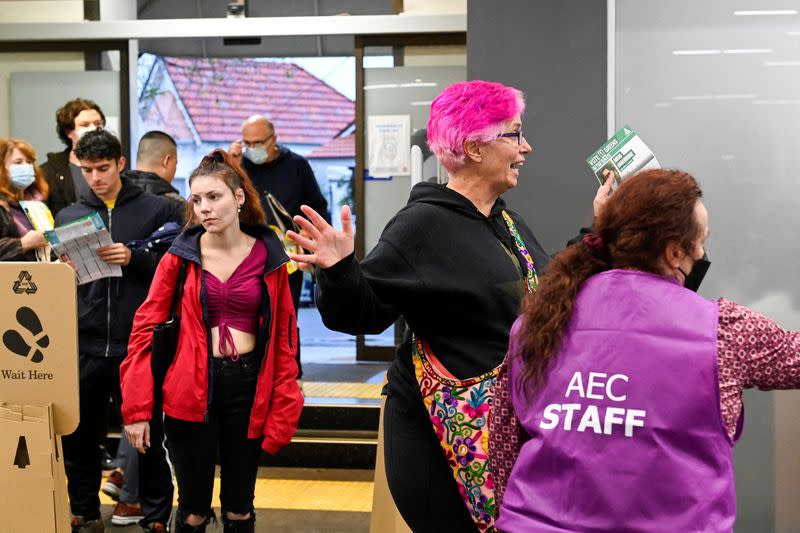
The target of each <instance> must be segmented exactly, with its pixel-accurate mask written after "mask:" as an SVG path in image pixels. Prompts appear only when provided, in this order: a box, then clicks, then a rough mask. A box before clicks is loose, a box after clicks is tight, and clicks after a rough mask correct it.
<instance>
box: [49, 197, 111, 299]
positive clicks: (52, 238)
mask: <svg viewBox="0 0 800 533" xmlns="http://www.w3.org/2000/svg"><path fill="white" fill-rule="evenodd" d="M44 235H45V237H47V240H48V241H49V242H50V245H51V246H52V247H53V251H55V253H56V255H58V256H59V257H61V256H66V258H67V259H69V260H70V261H72V264H73V265H75V268H76V269H77V274H78V285H83V284H84V283H89V282H90V281H95V280H98V279H101V278H121V277H122V267H120V266H119V265H109V264H108V263H106V262H105V261H103V260H102V259H100V258H99V257H97V253H96V251H95V250H97V249H98V248H100V247H102V246H108V245H109V244H113V241H112V240H111V235H110V234H109V233H108V230H107V229H106V225H105V224H103V219H102V218H100V215H99V214H97V213H95V214H93V215H90V216H88V217H83V218H79V219H78V220H75V221H74V222H70V223H69V224H66V225H64V226H59V227H57V228H55V229H53V230H50V231H46V232H45V233H44Z"/></svg>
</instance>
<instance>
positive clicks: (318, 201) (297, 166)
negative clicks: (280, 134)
mask: <svg viewBox="0 0 800 533" xmlns="http://www.w3.org/2000/svg"><path fill="white" fill-rule="evenodd" d="M278 148H279V151H278V157H276V158H275V160H274V161H270V162H269V163H262V164H260V165H256V164H255V163H253V162H252V161H250V160H249V159H247V158H246V157H245V158H243V161H242V167H243V168H244V170H245V172H247V175H248V176H249V177H250V180H251V181H252V182H253V186H254V187H255V188H256V190H257V191H258V195H259V197H260V198H261V205H262V207H263V208H264V212H265V213H266V214H267V220H268V221H269V223H270V224H273V225H275V220H274V218H273V216H272V212H271V211H270V209H269V205H268V204H267V193H272V195H273V196H274V197H275V198H277V199H278V201H279V202H280V203H281V204H283V207H285V208H286V210H287V211H288V212H289V214H290V215H292V216H295V215H302V214H303V213H302V211H300V206H301V205H303V204H305V205H307V206H309V207H311V208H312V209H313V210H314V211H316V212H317V213H319V214H320V215H322V216H323V217H325V220H328V221H329V222H330V216H329V215H328V202H327V200H325V197H324V196H322V192H320V190H319V185H318V184H317V179H316V178H315V177H314V171H313V170H311V165H309V164H308V161H306V159H305V158H304V157H303V156H301V155H298V154H296V153H294V152H292V151H291V150H289V149H288V148H284V147H283V146H279V147H278Z"/></svg>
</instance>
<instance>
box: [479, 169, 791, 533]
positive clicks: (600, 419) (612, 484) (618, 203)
mask: <svg viewBox="0 0 800 533" xmlns="http://www.w3.org/2000/svg"><path fill="white" fill-rule="evenodd" d="M609 181H610V180H609ZM701 197H702V192H701V190H700V187H699V186H698V184H697V182H696V181H695V179H694V178H693V177H692V176H690V175H689V174H687V173H685V172H681V171H677V170H650V171H646V172H642V173H640V174H638V175H635V176H633V177H630V178H628V179H627V180H625V181H623V183H622V185H620V186H619V188H617V190H616V191H615V192H614V194H613V195H611V197H610V198H609V199H608V201H607V202H606V203H605V205H604V207H603V209H602V211H601V212H600V213H599V215H598V217H597V219H596V221H595V224H594V230H593V231H594V233H592V234H588V235H585V236H584V238H583V240H582V242H580V243H576V244H574V245H572V246H569V247H568V248H566V249H565V250H564V251H562V252H561V253H559V254H558V255H556V256H555V257H554V258H553V260H552V261H551V262H550V265H549V266H548V270H547V272H546V273H545V274H544V276H543V277H542V279H541V283H540V285H539V289H538V290H537V292H536V293H535V294H532V295H530V296H528V297H527V298H526V300H525V302H524V307H523V314H522V315H521V316H520V318H519V319H518V320H517V321H516V323H515V324H514V326H513V328H512V330H511V339H510V346H509V358H508V372H507V374H504V375H503V376H502V377H501V378H499V379H498V381H497V382H496V389H495V392H496V396H495V405H494V410H493V416H492V421H491V424H492V427H493V428H500V430H499V431H494V432H492V433H491V435H492V437H491V438H492V443H491V444H490V448H491V449H493V450H495V449H497V450H502V449H503V448H504V447H505V448H509V447H516V450H515V452H514V453H513V454H509V456H507V457H506V459H507V464H505V465H500V464H497V465H496V469H495V473H496V476H495V482H496V484H497V486H498V487H504V490H502V491H501V490H497V491H496V494H497V495H498V496H501V498H502V504H501V508H500V515H499V519H498V520H497V527H498V528H499V529H500V530H501V531H503V532H507V533H517V532H528V531H642V532H646V531H720V532H722V531H726V532H727V531H732V530H733V525H734V521H735V517H736V495H735V490H734V476H733V446H734V444H735V442H736V440H737V438H738V437H739V435H740V432H741V429H742V422H743V407H742V390H743V389H746V388H759V389H762V390H766V389H791V388H798V387H800V332H789V331H784V330H782V329H781V328H780V327H778V326H777V325H776V324H775V323H774V322H772V321H771V320H769V319H767V318H765V317H764V316H762V315H760V314H758V313H756V312H754V311H752V310H750V309H748V308H746V307H743V306H741V305H738V304H736V303H734V302H731V301H728V300H725V299H724V298H723V299H720V300H718V301H709V300H706V299H705V298H703V297H701V296H699V295H698V294H696V293H695V292H694V291H696V290H697V287H698V286H699V283H700V281H701V280H702V276H703V275H704V274H705V271H706V270H707V268H708V265H709V263H708V261H707V258H706V256H705V242H706V239H707V237H708V231H709V230H708V213H707V211H706V208H705V207H704V205H703V202H702V201H701ZM689 289H691V290H689ZM514 413H516V414H515V415H514ZM504 414H505V415H506V416H503V415H504ZM509 418H511V419H509ZM516 428H519V429H520V430H521V431H520V432H519V433H517V429H516ZM520 443H522V444H521V445H520ZM513 455H516V458H515V460H514V457H513ZM493 457H494V456H493ZM498 463H499V461H498ZM511 465H513V469H510V470H509V468H508V467H509V466H511ZM509 471H510V475H508V477H507V478H504V476H503V474H504V473H506V472H509Z"/></svg>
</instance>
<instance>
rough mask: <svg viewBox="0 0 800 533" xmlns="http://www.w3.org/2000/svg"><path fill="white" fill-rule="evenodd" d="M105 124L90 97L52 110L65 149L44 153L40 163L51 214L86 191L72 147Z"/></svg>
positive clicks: (88, 188)
mask: <svg viewBox="0 0 800 533" xmlns="http://www.w3.org/2000/svg"><path fill="white" fill-rule="evenodd" d="M105 125H106V116H105V114H103V110H102V109H100V106H99V105H97V104H96V103H95V102H94V101H93V100H88V99H86V98H74V99H72V100H70V101H69V102H67V103H66V104H64V105H63V106H61V107H59V108H58V110H57V111H56V133H58V138H59V139H61V142H63V143H64V145H65V146H66V148H65V149H64V150H63V151H61V152H50V153H48V154H47V161H45V162H44V163H43V164H42V173H43V174H44V177H45V179H46V180H47V184H48V185H49V187H50V197H49V198H48V199H47V205H48V207H50V211H52V212H53V216H56V215H58V212H59V211H61V210H62V209H64V208H65V207H67V206H69V205H72V204H74V203H75V202H77V201H79V200H80V199H81V197H82V196H83V195H84V194H87V193H88V192H89V190H90V187H89V184H88V182H87V181H86V178H84V176H83V173H82V172H81V163H80V159H79V158H78V156H77V155H76V154H75V148H76V147H77V146H78V141H80V139H81V137H83V136H84V135H86V134H87V133H89V132H90V131H94V130H96V129H102V128H104V127H105Z"/></svg>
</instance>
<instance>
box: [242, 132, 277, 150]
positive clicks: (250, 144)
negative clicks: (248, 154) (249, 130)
mask: <svg viewBox="0 0 800 533" xmlns="http://www.w3.org/2000/svg"><path fill="white" fill-rule="evenodd" d="M274 136H275V134H274V133H273V134H272V135H270V136H269V137H267V138H266V139H262V140H260V141H253V142H247V141H244V140H243V141H242V144H243V145H244V146H245V148H255V147H256V146H260V145H264V144H267V141H269V140H270V139H272V138H273V137H274Z"/></svg>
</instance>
